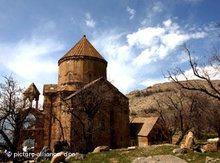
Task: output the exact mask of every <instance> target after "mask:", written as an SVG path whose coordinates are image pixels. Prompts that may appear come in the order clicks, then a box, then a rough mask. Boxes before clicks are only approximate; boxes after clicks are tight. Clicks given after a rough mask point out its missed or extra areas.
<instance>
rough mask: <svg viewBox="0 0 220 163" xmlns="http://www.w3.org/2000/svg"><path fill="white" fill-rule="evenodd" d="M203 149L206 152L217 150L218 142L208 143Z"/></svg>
mask: <svg viewBox="0 0 220 163" xmlns="http://www.w3.org/2000/svg"><path fill="white" fill-rule="evenodd" d="M203 149H204V150H205V151H206V152H217V151H218V147H217V143H208V144H206V145H204V146H203Z"/></svg>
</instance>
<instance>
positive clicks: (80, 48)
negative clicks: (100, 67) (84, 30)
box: [58, 35, 107, 64]
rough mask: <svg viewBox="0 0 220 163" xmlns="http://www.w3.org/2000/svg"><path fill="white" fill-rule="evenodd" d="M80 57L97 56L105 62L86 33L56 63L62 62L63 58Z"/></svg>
mask: <svg viewBox="0 0 220 163" xmlns="http://www.w3.org/2000/svg"><path fill="white" fill-rule="evenodd" d="M82 57H92V58H97V59H100V61H101V60H102V61H103V62H105V63H106V64H107V62H106V60H105V59H104V58H103V57H102V56H101V54H99V52H98V51H97V50H96V49H95V48H94V47H93V46H92V44H91V43H90V42H89V41H88V40H87V38H86V35H83V37H82V39H81V40H80V41H79V42H78V43H77V44H76V45H75V46H74V47H73V48H72V49H70V50H69V51H68V52H67V53H66V54H65V55H64V56H63V57H62V58H61V59H60V60H59V61H58V64H60V63H62V62H63V61H65V60H69V59H73V58H75V59H76V58H82Z"/></svg>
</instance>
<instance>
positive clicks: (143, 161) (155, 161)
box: [132, 155, 186, 163]
mask: <svg viewBox="0 0 220 163" xmlns="http://www.w3.org/2000/svg"><path fill="white" fill-rule="evenodd" d="M170 162H175V163H186V161H185V160H183V159H181V158H178V157H176V156H172V155H157V156H149V157H138V158H136V159H134V160H133V161H132V163H170Z"/></svg>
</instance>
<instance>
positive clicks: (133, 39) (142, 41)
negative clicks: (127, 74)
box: [127, 19, 206, 66]
mask: <svg viewBox="0 0 220 163" xmlns="http://www.w3.org/2000/svg"><path fill="white" fill-rule="evenodd" d="M205 36H206V33H205V32H194V33H189V32H187V31H184V30H182V29H181V28H180V26H179V25H178V24H176V23H173V22H172V20H170V19H168V20H166V21H164V22H163V25H162V26H156V27H146V28H141V29H139V30H138V31H137V32H134V33H131V34H128V35H127V41H128V44H129V46H131V47H134V48H137V49H143V50H142V51H141V53H140V54H139V55H137V57H136V58H135V59H134V63H135V64H137V65H138V66H143V65H146V64H149V63H150V62H155V61H157V60H162V59H164V58H165V57H166V56H167V55H169V54H170V52H171V51H173V50H175V49H176V48H177V47H178V46H180V45H182V44H183V43H184V42H186V41H188V40H190V39H200V38H204V37H205Z"/></svg>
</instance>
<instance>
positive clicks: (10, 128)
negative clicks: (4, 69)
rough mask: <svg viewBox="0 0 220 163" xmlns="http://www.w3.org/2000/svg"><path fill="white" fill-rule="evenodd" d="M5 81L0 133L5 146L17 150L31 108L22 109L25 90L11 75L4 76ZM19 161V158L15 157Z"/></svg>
mask: <svg viewBox="0 0 220 163" xmlns="http://www.w3.org/2000/svg"><path fill="white" fill-rule="evenodd" d="M4 79H5V81H4V83H1V84H0V135H1V137H2V138H3V140H2V141H3V142H4V143H3V144H4V148H6V149H7V150H8V151H11V152H12V154H13V153H15V152H17V150H18V144H19V140H20V137H21V135H20V131H21V130H22V129H23V126H24V123H25V122H26V121H27V116H28V115H29V112H30V109H27V110H25V111H24V109H22V107H23V106H22V92H23V90H22V89H21V88H20V87H19V86H18V85H17V83H16V81H15V80H14V79H13V78H12V77H11V76H9V77H7V76H6V77H4ZM13 161H14V162H17V161H18V160H17V158H13Z"/></svg>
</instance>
